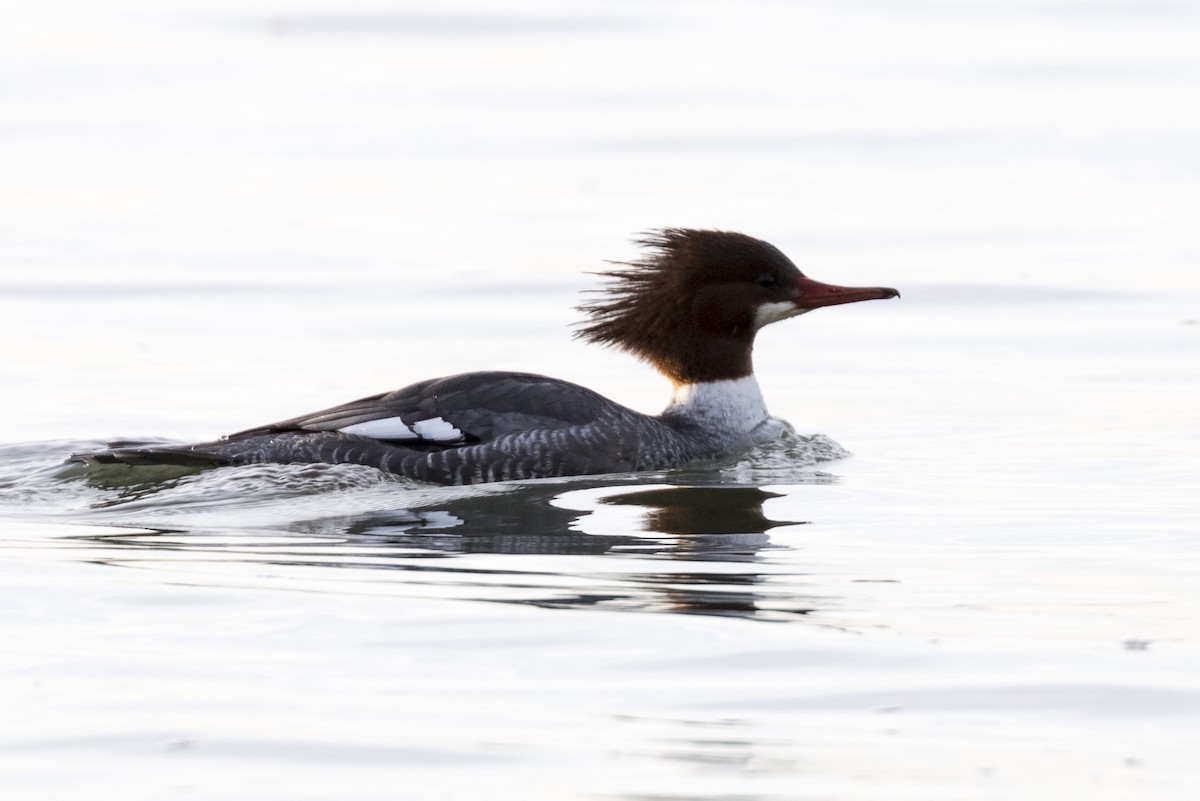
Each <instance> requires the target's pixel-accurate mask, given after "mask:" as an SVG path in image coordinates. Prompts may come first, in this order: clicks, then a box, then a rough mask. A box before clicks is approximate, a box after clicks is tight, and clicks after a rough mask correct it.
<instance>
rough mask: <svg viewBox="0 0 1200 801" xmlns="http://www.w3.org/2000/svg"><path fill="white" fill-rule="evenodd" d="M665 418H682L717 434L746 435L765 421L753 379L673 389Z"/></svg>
mask: <svg viewBox="0 0 1200 801" xmlns="http://www.w3.org/2000/svg"><path fill="white" fill-rule="evenodd" d="M663 416H665V417H674V418H683V419H686V420H688V421H689V422H691V423H694V424H696V425H700V426H703V427H704V428H706V429H708V430H710V431H712V432H714V433H716V432H723V433H731V434H732V433H745V432H748V431H752V430H753V429H755V428H756V427H758V426H759V425H760V424H761V423H762V422H763V421H764V420H766V419H767V417H768V415H767V404H766V403H765V402H763V396H762V391H761V390H759V388H758V382H757V381H755V380H754V376H752V375H748V376H746V377H745V378H735V379H730V380H726V381H705V382H702V383H698V384H680V385H678V386H676V387H675V392H674V394H673V395H672V396H671V403H670V405H669V406H667V408H666V410H665V411H664V412H663Z"/></svg>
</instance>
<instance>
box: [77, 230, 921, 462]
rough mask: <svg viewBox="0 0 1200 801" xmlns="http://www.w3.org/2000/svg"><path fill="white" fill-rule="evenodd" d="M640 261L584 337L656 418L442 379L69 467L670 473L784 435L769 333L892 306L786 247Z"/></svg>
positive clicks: (655, 236) (729, 243) (517, 378)
mask: <svg viewBox="0 0 1200 801" xmlns="http://www.w3.org/2000/svg"><path fill="white" fill-rule="evenodd" d="M635 241H636V243H637V244H639V245H641V246H642V247H643V248H644V253H643V255H642V257H641V258H639V259H637V260H635V261H632V262H627V263H618V264H615V265H614V267H615V268H614V269H610V270H606V271H603V272H601V273H600V275H602V276H603V277H604V278H605V279H606V282H605V284H604V285H603V287H602V288H601V289H599V290H595V292H596V295H597V296H596V297H595V298H594V299H593V300H590V301H587V302H585V303H583V304H582V305H580V306H579V307H577V308H578V310H579V311H581V312H583V314H584V315H585V320H584V321H583V322H582V323H581V324H580V325H579V326H578V328H577V330H576V332H575V336H576V337H578V338H580V339H582V340H584V341H586V342H592V343H596V344H598V345H603V346H610V347H614V348H618V349H621V350H624V351H626V352H628V353H630V354H632V355H633V356H636V357H638V358H640V359H642V360H644V361H646V362H648V363H649V364H650V365H651V366H653V367H654V368H655V369H656V370H657V371H658V372H659V373H661V374H662V375H663V376H664V377H665V378H666V379H667V380H668V381H669V382H670V384H671V387H672V394H671V400H670V403H669V404H668V405H667V407H666V409H664V410H663V412H662V413H661V414H658V415H646V414H642V413H640V412H636V411H634V410H632V409H629V408H627V407H625V406H622V405H621V404H619V403H616V402H614V401H612V400H609V399H608V398H605V397H603V396H602V395H600V394H598V393H596V392H594V391H592V390H590V389H587V388H585V387H582V386H579V385H578V384H573V383H570V382H568V381H563V380H561V379H557V378H548V377H546V376H542V375H535V374H532V373H516V372H497V371H485V372H473V373H464V374H461V375H453V376H448V377H444V378H434V379H429V380H426V381H420V382H418V383H416V384H411V385H409V386H407V387H404V388H403V389H397V390H394V391H392V392H385V393H382V394H379V395H372V396H371V397H368V398H363V399H361V400H356V401H352V402H350V403H345V404H342V405H341V406H334V407H333V408H330V409H325V410H323V411H319V412H315V413H313V414H305V415H301V416H299V417H293V418H290V419H288V420H283V421H281V422H278V423H271V424H269V425H264V426H258V427H255V428H250V429H247V430H245V431H240V432H238V433H236V434H230V435H228V436H225V437H222V438H221V439H218V440H214V441H211V442H202V443H198V444H194V445H150V446H142V447H114V448H110V449H108V450H103V451H96V452H92V453H86V454H75V455H73V456H72V460H73V461H78V462H84V463H86V464H89V465H94V464H125V465H131V466H138V465H177V466H181V467H195V468H205V467H218V466H223V465H244V464H254V463H262V462H275V463H285V464H295V463H307V464H311V463H330V464H342V463H353V464H361V465H370V466H372V467H376V468H378V469H379V470H382V471H385V472H388V473H396V474H400V475H403V476H408V477H410V478H414V479H418V480H420V481H427V482H434V483H439V484H472V483H479V482H488V481H505V480H512V479H530V478H547V477H555V476H574V475H591V474H598V473H620V472H632V471H643V470H663V469H668V468H674V467H679V466H681V465H685V464H688V463H689V462H695V461H699V460H713V459H721V458H725V457H728V456H732V455H735V454H737V453H740V452H743V451H745V450H747V449H749V448H751V447H753V446H755V445H759V444H762V443H763V442H766V441H769V440H771V439H772V438H776V437H778V436H780V435H781V434H782V432H783V431H784V430H786V428H787V427H786V424H784V423H782V421H778V420H776V419H774V418H772V417H771V416H770V415H769V414H768V412H767V407H766V404H765V402H764V401H763V396H762V392H761V391H760V389H759V386H758V381H757V380H756V379H755V377H754V368H753V364H752V360H751V353H752V350H753V347H754V337H755V335H756V334H757V333H758V332H759V330H761V329H762V328H763V327H764V326H766V325H769V324H771V323H775V322H779V321H780V320H786V319H787V318H789V317H795V316H797V315H800V314H805V313H807V312H810V311H812V310H813V309H818V308H821V307H823V306H835V305H839V304H843V303H856V302H859V301H864V300H880V299H885V298H894V297H898V296H899V294H900V293H899V292H897V291H896V290H895V289H891V288H888V287H842V286H834V285H831V284H824V283H821V282H819V281H814V280H813V279H811V278H808V277H807V276H805V275H804V274H803V273H801V272H800V270H798V269H797V268H796V266H795V265H794V264H793V263H792V262H791V260H789V259H788V257H787V256H785V255H784V254H783V253H782V252H781V251H780V250H779V249H778V248H776V247H774V246H773V245H770V244H768V243H767V242H764V241H762V240H760V239H755V238H753V237H750V236H746V235H745V234H740V233H735V232H731V231H716V230H699V229H689V228H664V229H656V230H653V231H650V232H647V233H645V234H643V235H642V236H641V237H640V238H639V239H637V240H635Z"/></svg>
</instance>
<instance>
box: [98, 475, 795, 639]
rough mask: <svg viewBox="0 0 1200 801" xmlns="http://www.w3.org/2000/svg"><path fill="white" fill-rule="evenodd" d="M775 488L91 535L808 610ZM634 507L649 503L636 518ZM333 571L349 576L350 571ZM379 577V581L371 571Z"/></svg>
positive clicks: (549, 489)
mask: <svg viewBox="0 0 1200 801" xmlns="http://www.w3.org/2000/svg"><path fill="white" fill-rule="evenodd" d="M776 497H780V495H778V494H777V493H772V492H767V491H765V490H762V489H759V488H757V487H745V486H706V487H702V486H654V487H647V486H645V485H637V486H634V487H628V488H626V487H622V486H612V485H608V486H597V484H596V482H595V481H592V482H531V483H529V484H523V485H517V486H514V487H512V488H511V489H506V491H503V492H495V491H493V492H485V493H478V494H468V495H466V496H460V497H453V498H449V499H447V498H442V499H441V500H440V502H439V500H438V499H437V496H436V494H435V495H431V496H427V499H426V500H428V501H429V503H427V504H424V505H418V506H412V505H410V506H407V507H406V508H404V509H395V510H389V511H373V512H368V513H364V514H359V515H354V516H332V517H321V518H318V519H312V520H307V521H301V522H290V523H288V524H287V525H286V526H285V527H284V528H285V529H286V532H287V534H288V536H283V537H281V536H279V534H280V533H281V532H280V529H279V528H273V529H272V530H271V531H270V532H269V533H270V535H271V536H269V537H260V538H256V537H255V536H254V534H255V531H254V530H247V529H238V530H235V531H228V530H225V532H224V533H222V532H216V531H213V530H212V529H207V530H204V531H200V530H180V529H179V528H176V529H174V530H172V531H164V530H158V531H152V532H139V533H133V532H130V533H121V534H103V535H99V536H90V537H88V539H90V540H91V542H92V543H93V544H98V543H103V544H104V546H105V547H106V548H109V549H111V548H116V549H119V551H120V553H118V554H109V556H111V558H105V559H103V560H102V561H106V562H111V563H117V564H130V562H131V560H136V561H137V562H138V564H139V566H142V567H145V566H148V565H147V562H153V561H154V559H155V557H154V556H153V553H154V552H157V551H161V550H163V549H166V550H169V551H171V552H172V558H171V559H170V560H169V562H167V563H168V564H169V565H170V566H171V567H172V568H173V569H177V568H179V567H180V565H181V559H180V557H181V554H180V552H181V551H182V552H186V553H187V554H188V555H189V556H194V557H195V558H196V561H197V562H203V561H206V560H207V559H209V558H211V557H213V556H215V555H216V553H215V552H219V554H220V555H221V561H224V562H228V561H229V559H230V558H233V559H234V560H237V561H244V562H248V563H253V564H260V565H261V564H270V565H272V566H273V567H274V568H276V569H278V568H281V567H286V566H292V567H296V568H305V569H307V571H308V572H306V573H305V580H306V581H307V582H309V583H311V581H312V578H313V574H312V572H311V569H312V568H314V567H319V568H322V569H332V568H343V569H346V568H350V569H359V570H372V571H375V570H390V571H396V574H395V575H394V576H393V577H392V579H393V580H395V579H399V581H400V583H401V584H403V585H404V590H405V593H404V594H414V595H426V594H427V591H428V594H430V595H436V597H443V598H444V597H447V596H448V595H449V596H450V597H458V598H462V599H471V600H482V601H492V602H499V603H519V604H528V605H534V606H540V607H546V608H559V609H566V608H601V609H610V610H624V611H642V612H674V613H684V614H702V615H723V616H736V617H745V618H755V619H764V620H795V619H797V616H803V615H806V614H808V613H809V612H811V611H813V609H814V605H815V603H816V601H817V599H815V598H813V597H810V596H807V595H805V594H804V593H803V589H804V588H803V586H802V584H800V582H802V581H803V576H802V575H799V574H797V573H796V572H795V571H794V569H789V567H788V566H787V563H786V562H781V561H780V560H776V559H771V558H770V554H771V552H772V551H780V550H790V549H788V548H787V547H786V546H780V545H778V544H774V543H772V541H771V539H770V537H769V535H768V533H767V532H768V531H770V530H771V529H774V528H777V527H780V526H789V525H798V524H799V523H798V522H797V521H783V520H771V519H769V518H768V517H767V516H766V515H765V514H764V512H763V504H764V503H765V502H766V501H768V500H770V499H772V498H776ZM629 511H641V515H640V517H638V518H636V523H633V524H631V523H630V515H629V514H628V512H629ZM614 519H615V520H616V523H615V524H614V522H613V520H614ZM130 549H137V550H138V554H137V555H136V556H134V555H133V554H131V553H129V551H130ZM533 556H536V557H538V558H537V559H531V558H528V557H533ZM186 561H187V559H186V558H184V559H183V562H184V563H186ZM326 575H327V577H328V578H329V579H333V580H337V581H339V586H344V580H345V574H343V573H339V575H338V576H332V575H329V574H326ZM374 575H375V576H378V574H374ZM281 579H286V572H284V573H282V574H281V573H279V572H278V571H277V570H276V571H274V582H275V583H276V584H277V583H278V581H280V580H281ZM371 586H372V587H378V584H377V583H376V579H373V580H372V585H371ZM423 588H425V589H423ZM431 588H436V592H435V591H433V590H432V589H431ZM408 590H411V593H410V592H408Z"/></svg>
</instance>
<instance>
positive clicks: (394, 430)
mask: <svg viewBox="0 0 1200 801" xmlns="http://www.w3.org/2000/svg"><path fill="white" fill-rule="evenodd" d="M338 431H341V432H342V433H343V434H357V435H359V436H360V437H370V438H371V439H417V437H418V436H420V435H419V434H417V433H416V432H415V431H413V430H412V429H411V428H409V427H408V426H406V425H405V424H404V421H403V420H401V419H400V418H399V417H384V418H381V419H379V420H368V421H367V422H365V423H355V424H354V425H352V426H346V427H345V428H339V429H338Z"/></svg>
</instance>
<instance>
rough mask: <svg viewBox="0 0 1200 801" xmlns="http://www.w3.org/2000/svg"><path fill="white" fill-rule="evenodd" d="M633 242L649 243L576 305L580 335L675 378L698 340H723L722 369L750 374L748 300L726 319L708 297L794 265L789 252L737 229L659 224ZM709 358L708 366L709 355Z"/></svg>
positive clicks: (687, 373)
mask: <svg viewBox="0 0 1200 801" xmlns="http://www.w3.org/2000/svg"><path fill="white" fill-rule="evenodd" d="M634 243H635V244H637V245H639V246H641V247H643V248H645V249H646V253H645V255H643V256H642V258H640V259H636V260H634V261H631V262H613V264H616V265H617V266H618V268H619V269H613V270H604V271H600V272H598V273H596V274H597V275H601V276H603V277H605V278H607V279H608V281H607V283H606V284H605V285H604V286H602V287H601V288H600V289H596V290H590V291H591V292H592V293H594V294H597V295H599V297H597V298H596V299H595V300H591V301H589V302H587V303H583V304H581V305H579V306H577V307H576V309H577V310H578V311H581V312H583V313H584V314H586V315H587V317H588V319H587V320H584V321H583V322H581V323H579V324H578V326H577V330H576V331H575V336H576V337H577V338H579V339H582V340H585V341H587V342H595V343H597V344H600V345H605V346H609V347H615V348H619V349H621V350H624V351H626V352H628V353H630V354H632V355H634V356H637V357H638V358H641V359H643V360H645V361H648V362H650V363H651V364H652V365H653V366H654V367H656V368H657V369H658V370H659V371H660V372H662V373H663V374H664V375H666V376H667V377H668V378H669V379H671V380H672V381H674V382H676V383H685V382H687V381H689V380H693V378H694V376H693V375H692V372H693V370H694V368H695V367H696V366H697V365H698V364H699V363H700V361H699V360H698V357H700V353H699V351H698V349H699V348H706V349H709V350H711V349H713V348H714V342H725V343H728V344H729V345H730V346H732V347H730V348H729V352H728V354H727V355H728V358H729V359H731V360H732V361H729V362H728V363H726V364H725V365H724V366H723V368H721V371H723V372H726V373H728V376H727V377H730V378H737V377H740V376H742V375H748V374H749V373H750V358H749V357H750V345H751V343H752V342H753V339H754V332H755V326H754V322H753V318H752V316H751V315H750V314H749V312H750V309H749V307H747V309H746V311H747V316H744V317H741V318H737V319H722V318H718V317H716V316H714V315H712V314H711V313H708V309H707V308H706V307H705V306H704V305H703V304H704V303H705V302H706V301H711V300H712V298H713V294H712V293H713V292H714V291H715V290H719V289H720V288H722V287H728V286H729V285H730V284H732V283H734V282H738V281H746V280H752V279H753V277H754V276H757V275H759V274H761V273H763V272H764V271H767V272H770V273H772V274H775V273H777V272H778V271H779V270H781V269H782V270H787V271H793V272H794V271H795V267H794V266H793V265H792V263H791V262H790V261H789V260H788V258H787V257H786V256H784V255H783V254H782V253H781V252H780V251H779V250H778V249H776V248H775V247H774V246H773V245H770V244H768V243H766V242H763V241H762V240H759V239H755V238H753V237H750V236H746V235H745V234H739V233H735V232H732V231H714V230H699V229H691V228H662V229H656V230H652V231H648V232H646V233H644V234H642V235H641V236H639V237H638V238H637V239H635V240H634ZM701 338H703V342H702V340H701ZM734 343H736V345H735V344H734ZM705 366H706V368H707V369H708V372H709V374H711V373H712V367H713V365H712V363H711V362H709V364H707V365H705Z"/></svg>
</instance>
